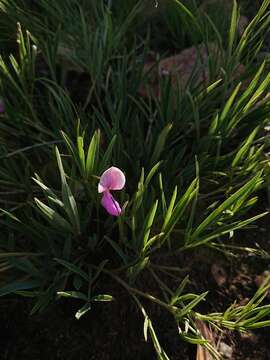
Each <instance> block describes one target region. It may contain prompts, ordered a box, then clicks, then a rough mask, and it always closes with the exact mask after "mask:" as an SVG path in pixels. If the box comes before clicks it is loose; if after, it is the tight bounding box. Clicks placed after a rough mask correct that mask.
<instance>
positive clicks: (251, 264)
mask: <svg viewBox="0 0 270 360" xmlns="http://www.w3.org/2000/svg"><path fill="white" fill-rule="evenodd" d="M268 231H269V225H268V224H267V219H266V218H265V219H264V220H261V222H260V224H259V226H258V228H257V229H255V230H254V229H253V230H252V231H250V232H248V231H246V232H242V235H241V233H240V235H238V239H236V240H237V244H238V245H239V244H241V245H246V246H251V245H253V246H254V245H255V244H254V236H255V239H256V241H257V242H258V243H259V245H260V246H262V247H263V248H264V249H265V250H269V249H270V242H269V238H268ZM243 235H244V236H243ZM172 262H178V263H179V262H181V263H183V264H185V265H184V266H187V268H188V270H187V271H188V272H189V273H190V280H191V284H190V289H191V290H194V291H196V292H197V293H200V292H203V291H205V290H206V289H207V290H209V294H208V296H207V299H208V301H207V303H206V302H205V303H204V304H203V305H200V306H199V307H198V308H197V310H198V311H200V312H201V313H207V312H209V311H210V312H216V311H224V310H225V309H226V308H227V307H228V306H229V305H230V304H231V303H232V302H233V301H236V302H237V303H238V304H243V303H245V302H246V301H247V299H248V298H250V297H251V296H252V295H253V294H254V293H255V291H256V290H257V288H258V286H259V285H260V283H261V280H262V277H263V274H264V272H265V271H267V270H268V269H269V260H268V259H267V258H265V259H263V258H260V259H258V257H256V256H250V255H244V254H243V253H242V255H239V256H238V257H237V258H226V257H224V256H223V255H218V254H217V253H216V252H212V251H208V250H204V249H202V250H196V252H195V253H190V254H185V255H182V256H181V258H178V259H177V258H173V259H169V264H170V265H171V264H172ZM100 283H102V287H103V288H102V289H100V291H104V292H105V290H106V293H110V294H112V295H113V296H114V298H115V301H113V302H109V303H95V304H94V306H93V308H92V310H90V311H89V312H88V313H87V314H85V315H84V316H83V317H82V318H81V319H80V320H76V319H75V317H74V314H75V312H76V311H77V310H78V309H79V308H80V307H81V305H82V304H81V303H80V300H69V299H68V300H67V299H61V300H59V301H57V302H56V303H55V304H53V305H51V306H50V307H49V308H48V310H47V311H46V312H45V313H44V312H43V313H42V314H40V315H31V316H30V315H29V313H30V311H31V306H32V301H31V300H26V299H24V298H18V297H17V298H14V297H10V298H3V299H1V302H0V323H1V336H0V346H1V350H2V351H1V355H0V359H3V360H26V359H29V360H32V359H33V360H34V359H35V360H43V359H44V360H45V359H46V360H47V359H52V356H53V359H60V360H62V359H65V360H73V359H76V360H94V359H95V360H96V359H97V360H121V359H123V360H124V359H125V360H128V359H130V360H143V359H156V355H155V352H154V350H153V345H152V343H151V341H150V340H148V342H147V343H146V342H145V340H144V337H143V318H142V315H141V312H140V310H139V309H138V307H137V305H136V304H135V303H134V302H133V301H132V299H131V298H130V295H128V294H127V293H126V291H125V290H124V289H123V288H121V287H120V286H119V285H118V284H116V283H113V282H112V280H111V279H110V278H104V280H103V281H100ZM139 287H140V288H141V289H144V287H145V289H148V291H149V293H151V294H153V295H156V296H157V295H159V296H161V295H160V294H158V293H157V291H158V290H157V287H156V286H155V284H154V283H153V278H151V279H150V278H149V277H148V276H147V275H146V276H145V275H144V276H143V277H141V278H140V279H139ZM149 288H150V290H149ZM267 300H269V299H267ZM143 304H144V306H145V308H146V310H147V312H148V313H149V314H150V317H151V319H152V320H153V326H154V328H155V330H156V331H157V335H158V337H159V340H160V343H161V345H162V346H163V347H164V349H165V350H166V353H167V355H168V356H169V358H170V359H171V360H193V359H196V351H197V348H196V346H194V345H190V344H187V343H185V342H183V341H181V339H180V338H179V334H178V332H177V328H176V326H175V323H174V320H173V318H172V317H171V316H170V315H169V314H168V313H167V312H166V311H164V310H161V309H160V308H159V307H158V306H157V305H153V304H151V303H149V302H148V301H144V302H143ZM217 338H218V342H219V343H221V342H222V343H223V347H224V346H225V349H227V352H228V354H229V355H228V356H229V357H226V356H224V359H232V360H249V359H250V360H267V359H270V349H269V347H268V344H269V341H270V335H269V329H267V328H266V329H260V330H257V331H250V332H248V333H245V334H240V333H238V332H230V331H225V332H224V333H222V334H218V335H217ZM224 344H225V345H224ZM231 352H232V354H231ZM52 354H53V355H52Z"/></svg>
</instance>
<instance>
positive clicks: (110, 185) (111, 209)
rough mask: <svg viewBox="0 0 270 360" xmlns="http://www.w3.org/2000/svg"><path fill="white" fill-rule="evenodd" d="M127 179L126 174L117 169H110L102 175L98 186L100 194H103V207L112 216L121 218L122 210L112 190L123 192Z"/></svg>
mask: <svg viewBox="0 0 270 360" xmlns="http://www.w3.org/2000/svg"><path fill="white" fill-rule="evenodd" d="M125 182H126V178H125V175H124V173H123V172H122V171H121V170H120V169H118V168H117V167H114V166H112V167H110V168H109V169H107V170H106V171H104V173H103V174H102V175H101V178H100V180H99V184H98V192H99V193H103V196H102V199H101V205H102V206H103V207H104V208H105V209H106V210H107V212H108V213H109V214H110V215H113V216H119V215H120V214H121V212H122V209H121V207H120V205H119V203H118V202H117V201H116V200H115V199H114V197H113V196H112V194H111V193H110V191H111V190H121V189H123V187H124V186H125Z"/></svg>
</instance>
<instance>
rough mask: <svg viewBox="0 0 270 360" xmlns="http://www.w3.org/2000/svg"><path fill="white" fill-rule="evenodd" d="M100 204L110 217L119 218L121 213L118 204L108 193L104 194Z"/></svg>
mask: <svg viewBox="0 0 270 360" xmlns="http://www.w3.org/2000/svg"><path fill="white" fill-rule="evenodd" d="M101 204H102V206H103V207H104V208H105V209H106V210H107V212H108V213H109V214H110V215H113V216H119V215H120V214H121V212H122V209H121V207H120V205H119V203H118V202H117V201H116V200H115V198H114V197H113V196H112V194H111V193H110V192H109V191H105V192H104V194H103V196H102V199H101Z"/></svg>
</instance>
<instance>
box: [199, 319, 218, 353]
mask: <svg viewBox="0 0 270 360" xmlns="http://www.w3.org/2000/svg"><path fill="white" fill-rule="evenodd" d="M196 325H197V327H198V328H199V330H200V332H201V334H202V336H203V337H204V339H206V340H208V341H209V343H210V344H211V345H212V346H213V347H214V348H216V344H215V340H214V335H213V332H212V331H211V329H210V328H209V327H208V326H207V325H206V324H205V323H204V322H203V321H199V320H197V321H196ZM196 360H213V356H212V355H211V354H210V352H209V351H208V350H207V349H206V348H205V347H204V346H201V345H198V346H197V355H196Z"/></svg>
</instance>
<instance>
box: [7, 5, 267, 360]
mask: <svg viewBox="0 0 270 360" xmlns="http://www.w3.org/2000/svg"><path fill="white" fill-rule="evenodd" d="M107 3H108V4H107V6H105V5H104V6H103V5H101V2H99V1H91V2H87V1H82V2H81V3H80V4H79V3H78V2H77V1H75V0H74V1H64V0H63V1H62V0H61V1H56V2H53V3H52V2H50V1H47V0H41V1H39V2H38V4H36V5H35V6H33V8H31V11H30V9H29V1H27V0H13V1H6V0H0V16H1V24H0V30H1V31H0V41H3V42H5V44H8V43H9V42H10V43H11V44H12V48H11V54H9V53H7V52H6V50H5V51H4V50H3V52H2V50H1V54H0V94H1V97H3V99H4V103H5V113H3V114H0V120H1V121H0V138H1V148H0V162H1V167H0V193H1V198H0V204H1V214H0V223H1V226H2V228H3V231H2V232H1V236H0V271H1V272H3V273H4V274H5V277H3V278H1V287H0V296H4V295H7V294H17V295H21V296H29V297H31V298H33V299H34V300H35V303H34V305H33V309H32V313H35V312H39V311H42V310H44V309H45V308H46V307H47V306H48V305H49V304H50V303H51V302H53V301H55V300H56V299H58V298H59V297H67V298H74V299H76V300H78V302H82V304H81V307H80V308H79V310H78V311H77V312H76V314H75V316H76V318H77V319H79V318H81V317H82V316H84V315H85V314H86V313H87V312H88V311H95V302H97V301H99V302H103V301H112V300H113V299H114V298H113V296H112V295H111V294H107V293H105V294H104V293H103V292H102V293H99V291H100V290H99V284H100V282H99V280H100V279H101V278H104V277H110V278H111V279H112V280H113V281H116V282H117V283H118V284H120V285H121V286H122V287H123V288H124V289H126V291H127V292H128V293H129V294H130V295H131V298H132V299H133V300H134V301H135V302H136V304H137V305H138V307H139V308H140V310H141V313H142V315H143V319H144V336H145V340H146V341H147V338H148V337H151V340H152V342H153V346H154V348H155V350H156V352H157V356H158V358H159V359H169V358H168V355H167V354H166V352H165V350H164V349H163V345H161V344H160V342H159V339H158V336H157V333H156V331H155V329H154V325H153V323H154V320H153V319H150V318H149V316H148V313H147V311H146V307H145V305H142V303H141V300H140V298H143V299H146V300H149V301H153V302H154V303H156V304H157V305H159V306H161V307H162V308H164V309H165V310H167V311H169V312H170V313H171V314H172V315H173V317H174V319H175V322H176V326H177V327H178V329H179V336H180V339H182V340H184V341H187V342H190V343H192V344H202V345H204V346H206V347H207V349H208V350H209V351H210V352H211V353H212V354H213V356H215V357H216V358H218V356H219V355H218V354H217V353H216V350H215V349H213V348H212V347H211V345H210V344H209V343H208V342H207V340H206V339H204V338H203V336H202V334H201V333H200V331H199V329H198V327H197V326H196V320H201V321H205V322H208V323H210V324H212V325H213V326H215V327H216V328H218V329H222V328H227V329H237V330H240V331H245V330H248V329H255V328H259V327H263V326H268V325H269V320H267V316H268V315H269V305H268V304H265V302H266V294H267V290H268V285H267V284H264V285H263V286H262V287H261V288H260V289H259V290H258V292H257V293H256V294H255V295H254V297H253V298H252V299H251V300H250V301H249V302H248V303H247V304H246V305H244V306H236V305H232V306H230V307H229V308H228V309H227V310H226V311H224V312H223V313H222V312H220V313H209V314H201V313H200V312H198V311H197V308H198V307H199V306H200V304H201V302H202V301H207V294H208V289H206V290H207V291H205V292H203V293H201V294H196V293H194V291H193V290H192V288H191V287H190V286H189V285H190V284H189V281H188V277H184V276H183V274H182V273H181V270H182V269H181V265H180V266H179V263H177V262H176V264H173V265H171V264H170V266H168V265H167V259H168V257H169V256H170V255H174V256H175V257H176V259H177V256H179V253H181V252H185V251H194V250H196V249H197V248H198V247H204V248H205V249H208V248H211V249H216V250H222V251H224V250H226V247H228V248H229V249H230V250H232V251H233V249H237V244H236V245H231V239H232V238H233V237H234V235H235V233H236V232H238V231H239V230H247V231H248V229H249V226H250V224H251V223H255V222H256V221H257V220H258V219H259V218H260V217H262V216H264V215H266V214H267V211H264V210H262V211H261V210H260V211H258V210H257V208H256V207H254V205H255V204H256V202H257V200H258V199H260V201H261V198H262V194H263V192H264V191H269V164H268V163H267V161H265V155H264V152H265V151H267V149H268V147H269V137H268V135H267V134H266V133H265V131H264V127H265V126H266V125H267V124H268V121H269V108H270V102H269V94H268V89H269V83H270V73H269V59H268V58H267V57H266V58H265V59H263V60H262V61H261V60H260V58H259V57H258V56H257V54H258V53H259V51H260V49H261V48H262V47H263V46H264V43H265V38H266V35H267V32H268V29H269V26H268V25H269V21H270V15H269V10H268V1H267V0H266V1H264V2H263V4H262V6H261V8H260V10H259V12H258V13H257V15H256V16H255V18H254V19H253V20H252V21H251V22H250V24H249V25H248V26H247V28H246V29H245V31H244V33H243V35H242V36H240V35H239V34H238V33H237V26H238V19H239V8H238V6H237V4H236V2H235V1H234V6H233V8H232V12H231V14H229V15H228V23H229V24H230V26H229V27H228V30H227V31H225V32H224V31H223V30H224V29H223V30H222V31H221V29H219V28H218V27H217V24H218V21H217V19H215V18H212V17H211V16H210V15H207V14H206V13H205V12H204V11H202V10H198V9H197V7H196V6H195V5H196V4H195V2H194V6H193V5H192V6H188V4H187V2H185V1H179V0H175V1H173V0H172V1H171V2H169V5H168V8H166V11H165V12H164V13H163V14H162V16H161V17H160V18H159V21H160V20H161V18H163V22H161V25H160V23H158V24H157V23H155V21H154V20H153V19H151V22H149V27H150V30H149V33H148V34H147V36H145V34H143V33H142V32H141V31H140V30H137V29H136V26H134V24H135V20H138V19H139V18H140V17H141V16H142V14H143V11H145V8H144V6H143V4H142V2H138V3H137V2H136V1H135V2H134V1H129V2H126V3H125V6H126V7H125V8H121V9H119V6H121V3H122V2H121V1H120V2H117V1H116V2H107ZM112 3H113V4H112ZM119 3H120V5H119ZM164 17H165V20H164ZM2 19H3V22H2ZM157 25H159V26H162V27H164V29H165V30H166V31H165V32H164V33H166V34H167V39H166V41H167V42H168V46H169V47H170V46H171V47H172V46H174V45H175V44H176V42H177V47H178V48H182V47H183V46H189V45H191V44H192V45H194V44H195V46H197V48H198V53H197V57H198V62H197V64H196V65H195V66H194V69H193V72H192V74H191V75H190V79H189V81H188V82H187V84H186V86H184V88H180V87H179V88H178V89H177V88H176V86H174V85H173V84H174V82H173V79H172V78H168V79H165V80H164V79H159V80H158V87H159V89H160V95H154V94H153V93H154V92H155V91H154V90H155V89H152V94H151V91H150V92H149V94H150V95H151V96H149V97H142V96H140V95H139V90H140V89H141V86H142V84H147V83H148V76H147V74H145V71H144V70H143V67H144V64H145V61H146V57H147V55H148V52H149V46H151V44H152V43H153V35H151V34H154V33H155V27H156V26H157ZM182 25H183V26H182ZM209 29H211V31H210V30H209ZM209 32H210V33H211V36H210V35H209ZM151 36H152V37H151ZM15 38H16V39H17V44H15V42H14V41H13V39H15ZM191 42H192V43H191ZM212 42H214V43H215V47H217V54H219V55H217V56H214V55H213V54H212V53H211V51H209V52H208V67H207V71H208V74H209V81H208V82H207V83H205V82H203V81H201V80H200V76H199V74H200V71H201V65H202V64H201V63H200V61H199V60H200V51H199V47H200V45H201V43H204V44H205V46H206V48H207V49H208V50H210V49H211V43H212ZM15 45H16V48H15ZM5 49H8V46H6V48H5ZM255 60H256V61H255ZM240 64H243V66H244V67H245V71H244V72H243V73H241V74H237V71H236V70H237V69H238V67H239V65H240ZM153 66H154V67H155V65H153ZM71 79H72V81H74V82H72V84H71V85H70V81H71ZM148 85H149V84H148ZM149 86H150V85H149ZM150 88H151V86H150ZM110 166H117V167H119V168H120V169H122V170H123V171H124V173H125V176H126V179H127V182H126V187H125V189H124V190H122V191H120V192H118V193H117V194H116V196H118V198H119V199H120V201H119V202H120V203H121V204H124V205H123V212H122V214H121V216H119V217H117V218H115V217H111V216H109V215H108V214H107V213H106V211H105V210H104V209H103V207H102V206H101V196H100V194H98V192H97V185H98V181H99V177H100V176H101V174H102V173H103V172H104V171H105V170H106V169H107V168H109V167H110ZM251 207H254V208H253V212H250V208H251ZM254 209H255V210H254ZM254 211H255V214H254ZM236 241H237V240H236ZM234 246H235V247H234ZM239 248H240V247H239ZM239 248H238V249H239ZM248 251H249V252H252V251H255V250H254V249H248ZM157 263H158V265H157ZM142 274H144V275H145V274H148V276H151V280H152V278H153V279H154V280H155V282H156V283H157V285H158V289H159V290H160V297H154V296H153V295H151V291H150V290H149V293H148V292H147V291H142V290H141V286H140V281H139V280H141V277H140V275H142ZM149 274H150V275H149ZM164 274H167V275H168V274H169V275H171V276H172V277H174V278H176V279H177V281H178V283H179V284H180V285H179V286H178V287H176V289H171V288H170V287H169V285H168V284H167V283H166V282H165V279H166V276H165V277H164V278H163V275H164ZM179 274H180V275H179ZM146 276H147V275H146ZM3 279H4V280H3ZM263 301H264V302H263ZM165 347H166V346H164V348H165Z"/></svg>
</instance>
